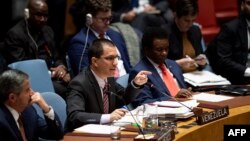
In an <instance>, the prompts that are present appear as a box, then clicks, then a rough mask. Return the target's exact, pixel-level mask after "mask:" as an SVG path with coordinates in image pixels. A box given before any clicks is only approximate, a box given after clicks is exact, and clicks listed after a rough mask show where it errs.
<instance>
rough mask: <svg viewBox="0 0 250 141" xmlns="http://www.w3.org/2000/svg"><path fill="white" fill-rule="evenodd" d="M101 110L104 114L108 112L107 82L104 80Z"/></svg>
mask: <svg viewBox="0 0 250 141" xmlns="http://www.w3.org/2000/svg"><path fill="white" fill-rule="evenodd" d="M103 111H104V113H105V114H107V113H109V96H108V83H107V82H105V85H104V88H103Z"/></svg>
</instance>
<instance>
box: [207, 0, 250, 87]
mask: <svg viewBox="0 0 250 141" xmlns="http://www.w3.org/2000/svg"><path fill="white" fill-rule="evenodd" d="M241 11H242V12H241V14H240V15H239V17H238V18H236V19H234V20H232V21H230V22H228V23H226V24H224V25H223V26H222V28H221V30H220V33H219V34H218V36H217V37H216V38H215V39H214V40H213V41H212V42H211V43H209V45H208V48H207V50H206V55H207V58H208V60H209V62H210V65H211V67H212V69H213V71H214V72H215V73H217V74H220V75H222V76H223V77H225V78H227V79H228V80H229V81H230V82H231V84H250V41H249V38H250V29H249V27H250V0H241Z"/></svg>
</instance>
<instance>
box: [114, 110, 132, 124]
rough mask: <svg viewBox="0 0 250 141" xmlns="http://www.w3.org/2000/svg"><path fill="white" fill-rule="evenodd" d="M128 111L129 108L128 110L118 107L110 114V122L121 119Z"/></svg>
mask: <svg viewBox="0 0 250 141" xmlns="http://www.w3.org/2000/svg"><path fill="white" fill-rule="evenodd" d="M127 112H128V110H126V109H116V110H114V111H113V112H112V113H111V114H110V122H113V121H114V120H119V119H121V118H122V117H123V116H125V115H126V113H127Z"/></svg>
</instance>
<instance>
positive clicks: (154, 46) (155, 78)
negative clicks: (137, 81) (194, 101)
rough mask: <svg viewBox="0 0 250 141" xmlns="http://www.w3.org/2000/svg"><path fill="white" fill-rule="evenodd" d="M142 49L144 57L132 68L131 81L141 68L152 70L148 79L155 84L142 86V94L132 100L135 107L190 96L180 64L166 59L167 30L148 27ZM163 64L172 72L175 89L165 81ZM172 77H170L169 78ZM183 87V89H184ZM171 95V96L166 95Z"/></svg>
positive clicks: (167, 46) (143, 38)
mask: <svg viewBox="0 0 250 141" xmlns="http://www.w3.org/2000/svg"><path fill="white" fill-rule="evenodd" d="M142 49H143V54H144V57H143V58H142V60H141V61H140V62H139V63H138V64H137V65H136V66H135V67H134V68H133V69H132V71H131V72H130V74H129V81H130V80H132V79H133V78H134V76H135V75H136V74H137V73H138V72H139V71H141V70H147V71H151V72H152V75H149V76H148V79H149V80H148V81H149V82H150V83H152V84H153V85H154V86H153V87H151V86H149V85H146V86H144V87H143V88H142V91H141V92H140V94H139V95H138V96H137V97H136V99H135V100H134V101H133V102H132V105H133V106H134V107H137V106H139V105H141V104H144V103H152V102H155V101H162V100H168V99H169V97H171V96H174V97H189V96H191V93H190V91H189V90H186V89H184V88H186V84H185V82H184V78H183V75H182V71H181V68H180V66H179V65H178V64H177V63H176V62H175V61H173V60H169V59H166V58H167V54H168V50H169V40H168V34H167V31H166V30H164V29H163V28H159V27H152V28H148V29H147V30H146V31H145V33H144V35H143V37H142ZM160 65H161V66H163V67H164V68H165V70H166V69H167V70H166V71H168V72H170V75H171V76H170V77H172V78H171V79H173V81H172V84H173V83H174V85H175V87H174V88H175V89H176V90H175V91H172V88H170V86H169V85H167V84H166V83H165V80H164V72H163V71H162V70H161V69H160V67H159V66H160ZM168 79H170V78H168ZM182 88H183V89H182ZM164 93H165V94H166V95H169V96H166V95H165V94H164Z"/></svg>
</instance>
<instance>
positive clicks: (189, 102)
mask: <svg viewBox="0 0 250 141" xmlns="http://www.w3.org/2000/svg"><path fill="white" fill-rule="evenodd" d="M181 103H182V104H183V105H185V106H187V107H190V108H192V107H196V106H197V105H199V103H197V100H194V99H193V100H187V101H183V102H177V101H157V102H155V103H154V104H156V105H159V106H166V107H173V108H176V107H182V106H183V105H182V104H181Z"/></svg>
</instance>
